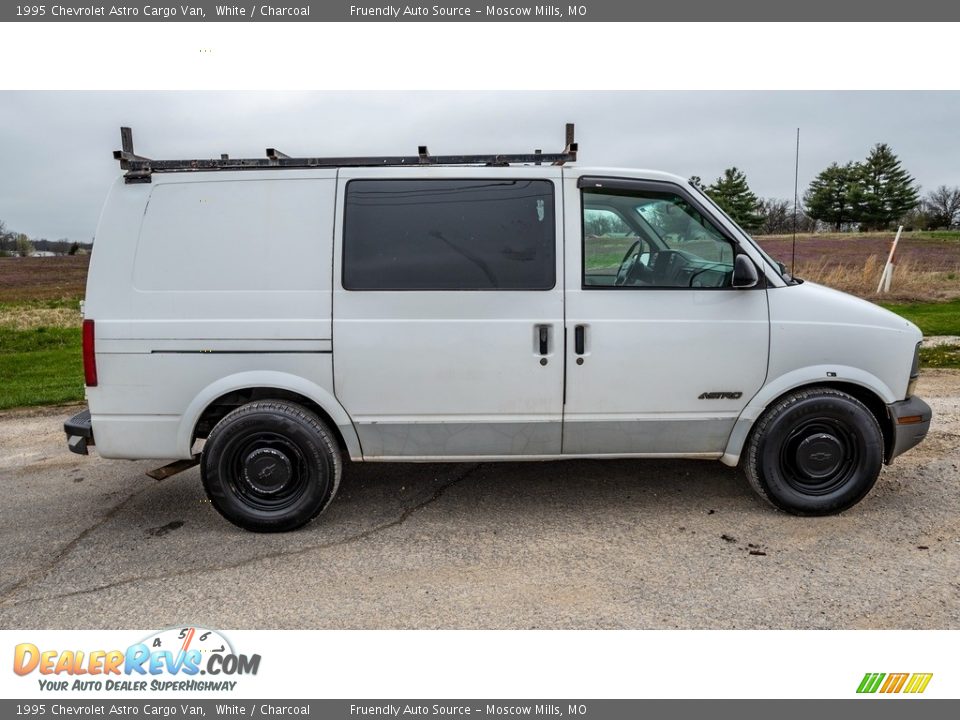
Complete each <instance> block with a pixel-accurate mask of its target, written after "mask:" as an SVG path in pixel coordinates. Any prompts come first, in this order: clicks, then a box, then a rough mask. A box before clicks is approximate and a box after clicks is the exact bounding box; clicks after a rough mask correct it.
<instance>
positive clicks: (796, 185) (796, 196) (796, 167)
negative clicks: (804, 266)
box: [790, 128, 800, 275]
mask: <svg viewBox="0 0 960 720" xmlns="http://www.w3.org/2000/svg"><path fill="white" fill-rule="evenodd" d="M799 203H800V128H797V154H796V156H795V158H794V164H793V253H792V257H791V259H790V274H791V275H793V274H794V273H795V272H796V271H797V205H798V204H799Z"/></svg>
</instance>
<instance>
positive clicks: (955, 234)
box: [903, 230, 960, 240]
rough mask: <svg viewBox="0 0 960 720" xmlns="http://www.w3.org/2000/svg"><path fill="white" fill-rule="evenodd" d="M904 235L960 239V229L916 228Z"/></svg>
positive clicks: (930, 238)
mask: <svg viewBox="0 0 960 720" xmlns="http://www.w3.org/2000/svg"><path fill="white" fill-rule="evenodd" d="M903 237H911V238H923V239H924V240H960V230H916V231H914V232H909V233H904V235H903Z"/></svg>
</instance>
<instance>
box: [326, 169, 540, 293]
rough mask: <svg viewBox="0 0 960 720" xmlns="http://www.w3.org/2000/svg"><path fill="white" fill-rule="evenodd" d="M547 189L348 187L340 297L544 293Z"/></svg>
mask: <svg viewBox="0 0 960 720" xmlns="http://www.w3.org/2000/svg"><path fill="white" fill-rule="evenodd" d="M554 218H555V214H554V192H553V183H552V182H550V181H548V180H510V179H485V180H351V181H350V182H349V183H348V184H347V187H346V198H345V206H344V224H343V286H344V288H346V289H347V290H550V289H552V288H553V287H554V285H555V283H556V258H555V252H556V249H555V248H556V239H555V237H556V236H555V227H554Z"/></svg>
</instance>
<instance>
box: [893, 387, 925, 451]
mask: <svg viewBox="0 0 960 720" xmlns="http://www.w3.org/2000/svg"><path fill="white" fill-rule="evenodd" d="M887 415H888V416H889V417H890V424H891V427H892V428H893V437H892V439H891V441H890V446H889V447H888V449H887V462H888V463H890V462H892V461H893V459H894V458H895V457H897V456H898V455H902V454H903V453H905V452H906V451H907V450H909V449H910V448H912V447H914V446H915V445H918V444H919V443H920V441H921V440H923V439H924V438H925V437H926V436H927V431H928V430H929V429H930V418H932V417H933V411H932V410H931V409H930V406H929V405H927V404H926V403H925V402H924V401H923V400H921V399H920V398H918V397H912V398H909V399H907V400H901V401H900V402H895V403H891V404H890V405H887Z"/></svg>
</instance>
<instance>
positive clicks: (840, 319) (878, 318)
mask: <svg viewBox="0 0 960 720" xmlns="http://www.w3.org/2000/svg"><path fill="white" fill-rule="evenodd" d="M789 291H790V292H791V293H795V295H794V297H795V298H796V304H795V305H794V307H795V308H796V309H797V312H799V313H803V315H804V316H805V319H812V318H811V315H816V316H818V317H822V319H823V320H825V321H832V322H834V323H837V324H841V325H845V324H852V325H866V326H872V327H877V328H883V329H886V330H898V331H900V332H904V333H907V334H910V335H914V336H916V342H920V340H921V339H922V338H923V333H922V332H920V328H918V327H917V326H916V325H914V324H913V323H912V322H910V321H909V320H905V319H904V318H902V317H900V316H899V315H897V314H896V313H892V312H890V311H889V310H887V309H885V308H882V307H880V306H879V305H875V304H874V303H872V302H869V301H868V300H862V299H860V298H858V297H855V296H853V295H849V294H847V293H845V292H840V291H839V290H834V289H833V288H828V287H825V286H823V285H818V284H817V283H814V282H810V281H809V280H805V281H803V282H802V283H800V284H799V285H794V286H792V287H791V288H789ZM775 292H776V291H775Z"/></svg>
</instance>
